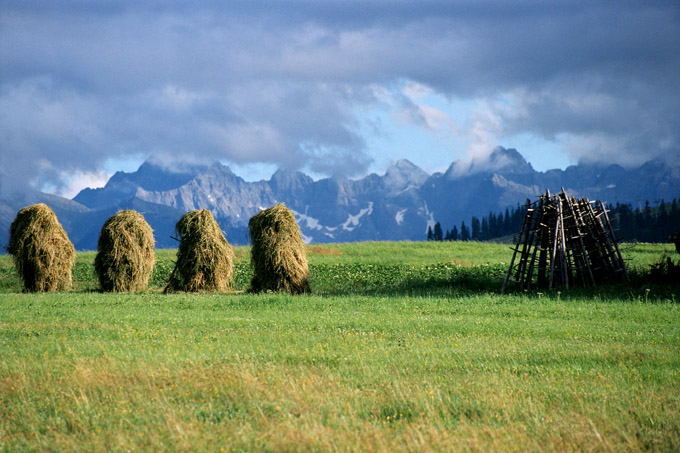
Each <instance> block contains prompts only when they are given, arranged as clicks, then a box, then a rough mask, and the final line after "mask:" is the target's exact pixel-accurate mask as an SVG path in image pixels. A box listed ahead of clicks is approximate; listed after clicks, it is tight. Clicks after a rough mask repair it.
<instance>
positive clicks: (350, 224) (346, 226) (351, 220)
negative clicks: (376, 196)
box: [342, 201, 373, 231]
mask: <svg viewBox="0 0 680 453" xmlns="http://www.w3.org/2000/svg"><path fill="white" fill-rule="evenodd" d="M371 214H373V202H372V201H369V202H368V207H367V208H364V209H362V210H361V211H359V214H357V215H352V214H347V220H346V221H345V223H343V224H342V229H343V230H345V231H354V229H355V228H356V227H358V226H359V220H361V218H362V217H363V216H365V215H371Z"/></svg>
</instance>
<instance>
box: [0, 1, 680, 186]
mask: <svg viewBox="0 0 680 453" xmlns="http://www.w3.org/2000/svg"><path fill="white" fill-rule="evenodd" d="M1 14H2V15H1V17H0V20H1V21H2V23H1V28H0V40H1V41H2V43H3V45H2V46H0V83H1V84H2V85H1V90H0V147H1V148H0V153H1V157H2V167H3V169H4V175H3V176H2V177H3V179H4V180H5V182H4V184H3V185H4V186H7V185H8V181H10V179H11V177H16V178H15V179H16V180H17V181H15V182H12V183H10V184H14V183H18V181H31V182H33V183H38V184H40V183H45V182H48V183H52V184H57V185H58V184H59V182H60V180H61V179H62V178H63V175H64V174H66V173H68V172H72V171H77V170H79V171H94V170H96V169H98V168H100V167H101V164H102V162H103V161H104V160H105V159H106V158H110V157H124V156H126V155H131V154H142V155H147V156H165V157H168V158H176V159H181V158H189V157H191V158H192V159H194V160H195V159H206V160H210V159H215V158H220V159H227V160H231V161H233V162H237V163H248V162H272V163H275V164H277V165H279V166H283V167H288V168H302V167H306V168H309V169H313V170H315V171H319V172H325V173H329V174H330V173H341V174H347V175H354V174H361V173H362V172H364V171H365V170H366V168H367V167H368V165H369V164H370V162H371V159H372V157H371V156H370V154H369V153H368V152H367V150H366V148H365V146H364V140H363V137H361V136H359V135H358V132H357V131H358V128H357V125H356V124H355V122H356V118H355V110H356V108H357V107H361V106H370V105H372V104H374V103H376V102H378V101H377V99H376V98H375V97H374V95H373V93H374V90H373V88H374V87H375V86H394V84H395V82H396V81H400V80H412V81H417V82H419V83H421V84H424V85H427V86H429V87H431V88H433V89H435V90H437V92H438V93H440V94H442V95H445V96H451V97H452V98H459V99H481V100H484V101H485V105H486V106H487V108H488V110H489V112H488V113H489V115H492V116H493V117H494V118H497V119H498V120H499V125H498V128H499V132H500V133H508V134H512V133H522V132H527V133H530V134H535V135H538V136H541V137H545V138H548V139H551V138H554V137H558V136H560V135H561V134H569V135H570V136H573V137H574V140H573V141H572V142H573V144H574V145H573V149H572V150H571V151H572V152H573V153H574V155H575V156H576V157H583V158H587V159H590V160H598V159H601V160H610V159H614V160H615V161H619V162H621V163H630V164H633V163H639V162H640V161H641V160H644V159H647V158H651V157H655V156H659V155H661V156H666V157H669V156H671V157H678V139H679V137H678V129H677V124H679V118H678V117H679V114H678V112H679V111H680V106H679V105H680V103H679V102H678V94H677V93H679V92H680V82H679V81H678V80H679V78H678V77H677V74H678V73H680V34H679V33H677V30H678V27H679V25H680V7H679V6H678V4H677V2H675V1H672V2H643V3H640V2H621V1H619V2H597V4H595V5H593V4H592V2H575V1H569V2H566V1H565V2H549V3H547V2H528V1H519V2H518V1H496V2H484V3H481V2H477V1H463V2H451V1H448V0H447V1H419V2H412V1H406V0H398V1H395V0H389V1H388V0H380V1H379V0H374V1H367V0H364V1H342V2H340V1H338V2H333V1H288V2H283V1H267V2H257V1H232V2H217V1H206V2H196V1H191V2H189V1H184V2H172V3H168V2H160V1H148V2H139V1H137V2H127V1H119V2H116V1H69V0H66V1H60V2H52V1H46V0H45V1H8V0H5V2H4V3H3V8H2V13H1Z"/></svg>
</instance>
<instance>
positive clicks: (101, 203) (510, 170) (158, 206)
mask: <svg viewBox="0 0 680 453" xmlns="http://www.w3.org/2000/svg"><path fill="white" fill-rule="evenodd" d="M561 188H565V189H566V190H567V191H568V192H569V193H570V194H572V195H574V196H577V197H581V196H583V197H588V198H589V199H591V200H602V201H605V202H607V203H617V202H618V203H633V204H637V203H639V202H641V201H644V200H649V201H650V202H655V201H658V200H661V199H665V200H671V199H673V198H678V196H680V164H679V163H666V162H663V161H660V160H655V161H650V162H647V163H645V164H644V165H642V166H640V167H637V168H633V169H625V168H623V167H620V166H618V165H609V166H602V165H585V164H579V165H574V166H571V167H568V168H567V169H565V170H559V169H558V170H549V171H546V172H538V171H536V170H535V169H534V168H533V167H532V166H531V164H530V163H528V162H527V161H526V160H525V159H524V158H523V157H522V155H521V154H520V153H519V152H518V151H517V150H515V149H505V148H502V147H498V148H496V149H495V150H494V151H493V152H492V153H491V155H490V156H489V158H488V160H486V161H484V163H483V164H479V163H477V164H470V163H464V162H461V161H456V162H453V163H452V164H451V166H449V168H448V169H447V170H446V171H445V172H443V173H439V172H438V173H434V174H428V173H427V172H425V171H424V170H422V169H421V168H419V167H417V166H416V165H414V164H413V163H411V162H409V161H407V160H400V161H397V162H396V163H395V164H394V165H392V166H391V167H389V168H388V169H387V170H386V172H385V174H384V175H378V174H374V173H373V174H370V175H368V176H365V177H363V178H361V179H347V178H343V177H331V178H326V179H320V180H316V181H315V180H314V179H312V178H311V177H309V176H307V175H305V174H304V173H301V172H297V171H287V170H278V171H277V172H276V173H274V175H272V177H271V179H269V180H263V181H257V182H247V181H245V180H244V179H242V178H241V177H239V176H237V175H236V174H234V173H233V172H232V171H231V169H230V168H229V167H227V166H224V165H222V164H221V163H219V162H215V163H213V164H211V165H189V164H186V165H179V166H177V165H176V166H174V167H173V168H172V169H169V168H165V167H164V166H162V165H158V164H154V163H151V162H149V161H147V162H144V163H143V164H142V165H141V166H140V167H139V169H138V170H137V171H135V172H130V173H126V172H117V173H116V174H114V175H113V176H112V177H111V178H110V179H109V181H108V182H107V184H106V185H105V186H104V187H102V188H97V189H90V188H88V189H84V190H82V191H81V192H80V193H79V194H78V195H76V196H75V197H74V198H73V200H68V199H66V198H61V197H57V196H54V195H48V194H44V193H40V192H31V193H24V194H14V195H12V196H10V197H5V198H3V199H0V242H1V243H2V244H3V245H6V244H7V242H8V231H9V226H10V224H11V222H12V220H13V219H14V217H15V216H16V212H17V211H18V209H20V208H22V207H23V206H26V205H29V204H32V203H35V202H44V203H47V204H48V205H50V206H52V208H53V209H54V211H55V213H56V214H57V216H58V217H59V220H60V222H61V223H62V225H64V228H65V229H66V231H67V233H68V234H69V237H70V238H71V241H72V242H73V243H74V245H75V246H76V248H77V249H79V250H94V249H96V246H97V238H98V236H99V231H100V229H101V227H102V225H103V223H104V222H105V221H106V219H107V218H108V217H110V216H111V215H113V214H114V213H116V212H117V211H118V210H121V209H135V210H137V211H139V212H141V213H142V214H144V216H145V218H146V220H147V221H148V222H149V224H150V225H151V226H152V228H153V229H154V234H155V239H156V246H157V247H158V248H167V247H176V246H177V242H176V239H175V238H174V236H175V234H174V225H175V223H176V222H177V221H178V220H179V218H180V217H181V216H182V215H183V214H184V213H185V212H187V211H189V210H194V209H201V208H207V209H210V210H211V211H212V213H213V215H214V216H215V218H216V219H217V220H218V221H219V222H220V225H221V226H222V229H223V230H224V232H225V234H226V237H227V240H229V242H231V243H233V244H245V243H247V242H248V220H249V219H250V217H252V216H253V215H254V214H256V213H257V212H259V211H260V210H261V209H264V208H267V207H270V206H272V205H274V204H276V203H279V202H283V203H285V204H286V206H288V207H289V208H290V209H291V210H292V211H293V212H294V213H295V217H296V219H297V221H298V224H299V225H300V229H301V231H302V234H303V238H304V239H305V241H306V242H308V243H311V242H349V241H367V240H423V239H424V238H425V234H426V231H427V227H428V225H429V226H432V225H434V223H435V222H437V221H439V222H440V223H441V224H442V226H443V227H444V228H450V227H452V226H453V225H459V224H460V223H461V221H469V219H470V218H471V216H480V217H481V216H483V215H486V214H488V213H489V212H500V211H502V210H504V209H505V208H506V207H508V206H516V205H517V203H523V202H524V201H525V200H526V199H527V198H529V199H531V198H533V197H536V196H537V195H539V194H541V193H544V192H545V190H546V189H549V190H550V191H551V192H555V191H559V190H560V189H561Z"/></svg>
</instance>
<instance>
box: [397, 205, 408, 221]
mask: <svg viewBox="0 0 680 453" xmlns="http://www.w3.org/2000/svg"><path fill="white" fill-rule="evenodd" d="M406 211H408V208H405V209H400V210H399V211H397V215H395V216H394V220H395V221H396V222H397V225H401V224H402V223H404V214H405V213H406Z"/></svg>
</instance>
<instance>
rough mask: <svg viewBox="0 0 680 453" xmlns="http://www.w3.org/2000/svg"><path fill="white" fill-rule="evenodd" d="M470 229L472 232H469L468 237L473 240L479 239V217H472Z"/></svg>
mask: <svg viewBox="0 0 680 453" xmlns="http://www.w3.org/2000/svg"><path fill="white" fill-rule="evenodd" d="M471 229H472V232H471V233H470V237H471V238H472V239H473V240H475V241H478V240H479V239H480V237H479V233H480V231H481V224H480V223H479V219H478V218H477V217H474V216H473V217H472V223H471Z"/></svg>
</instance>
